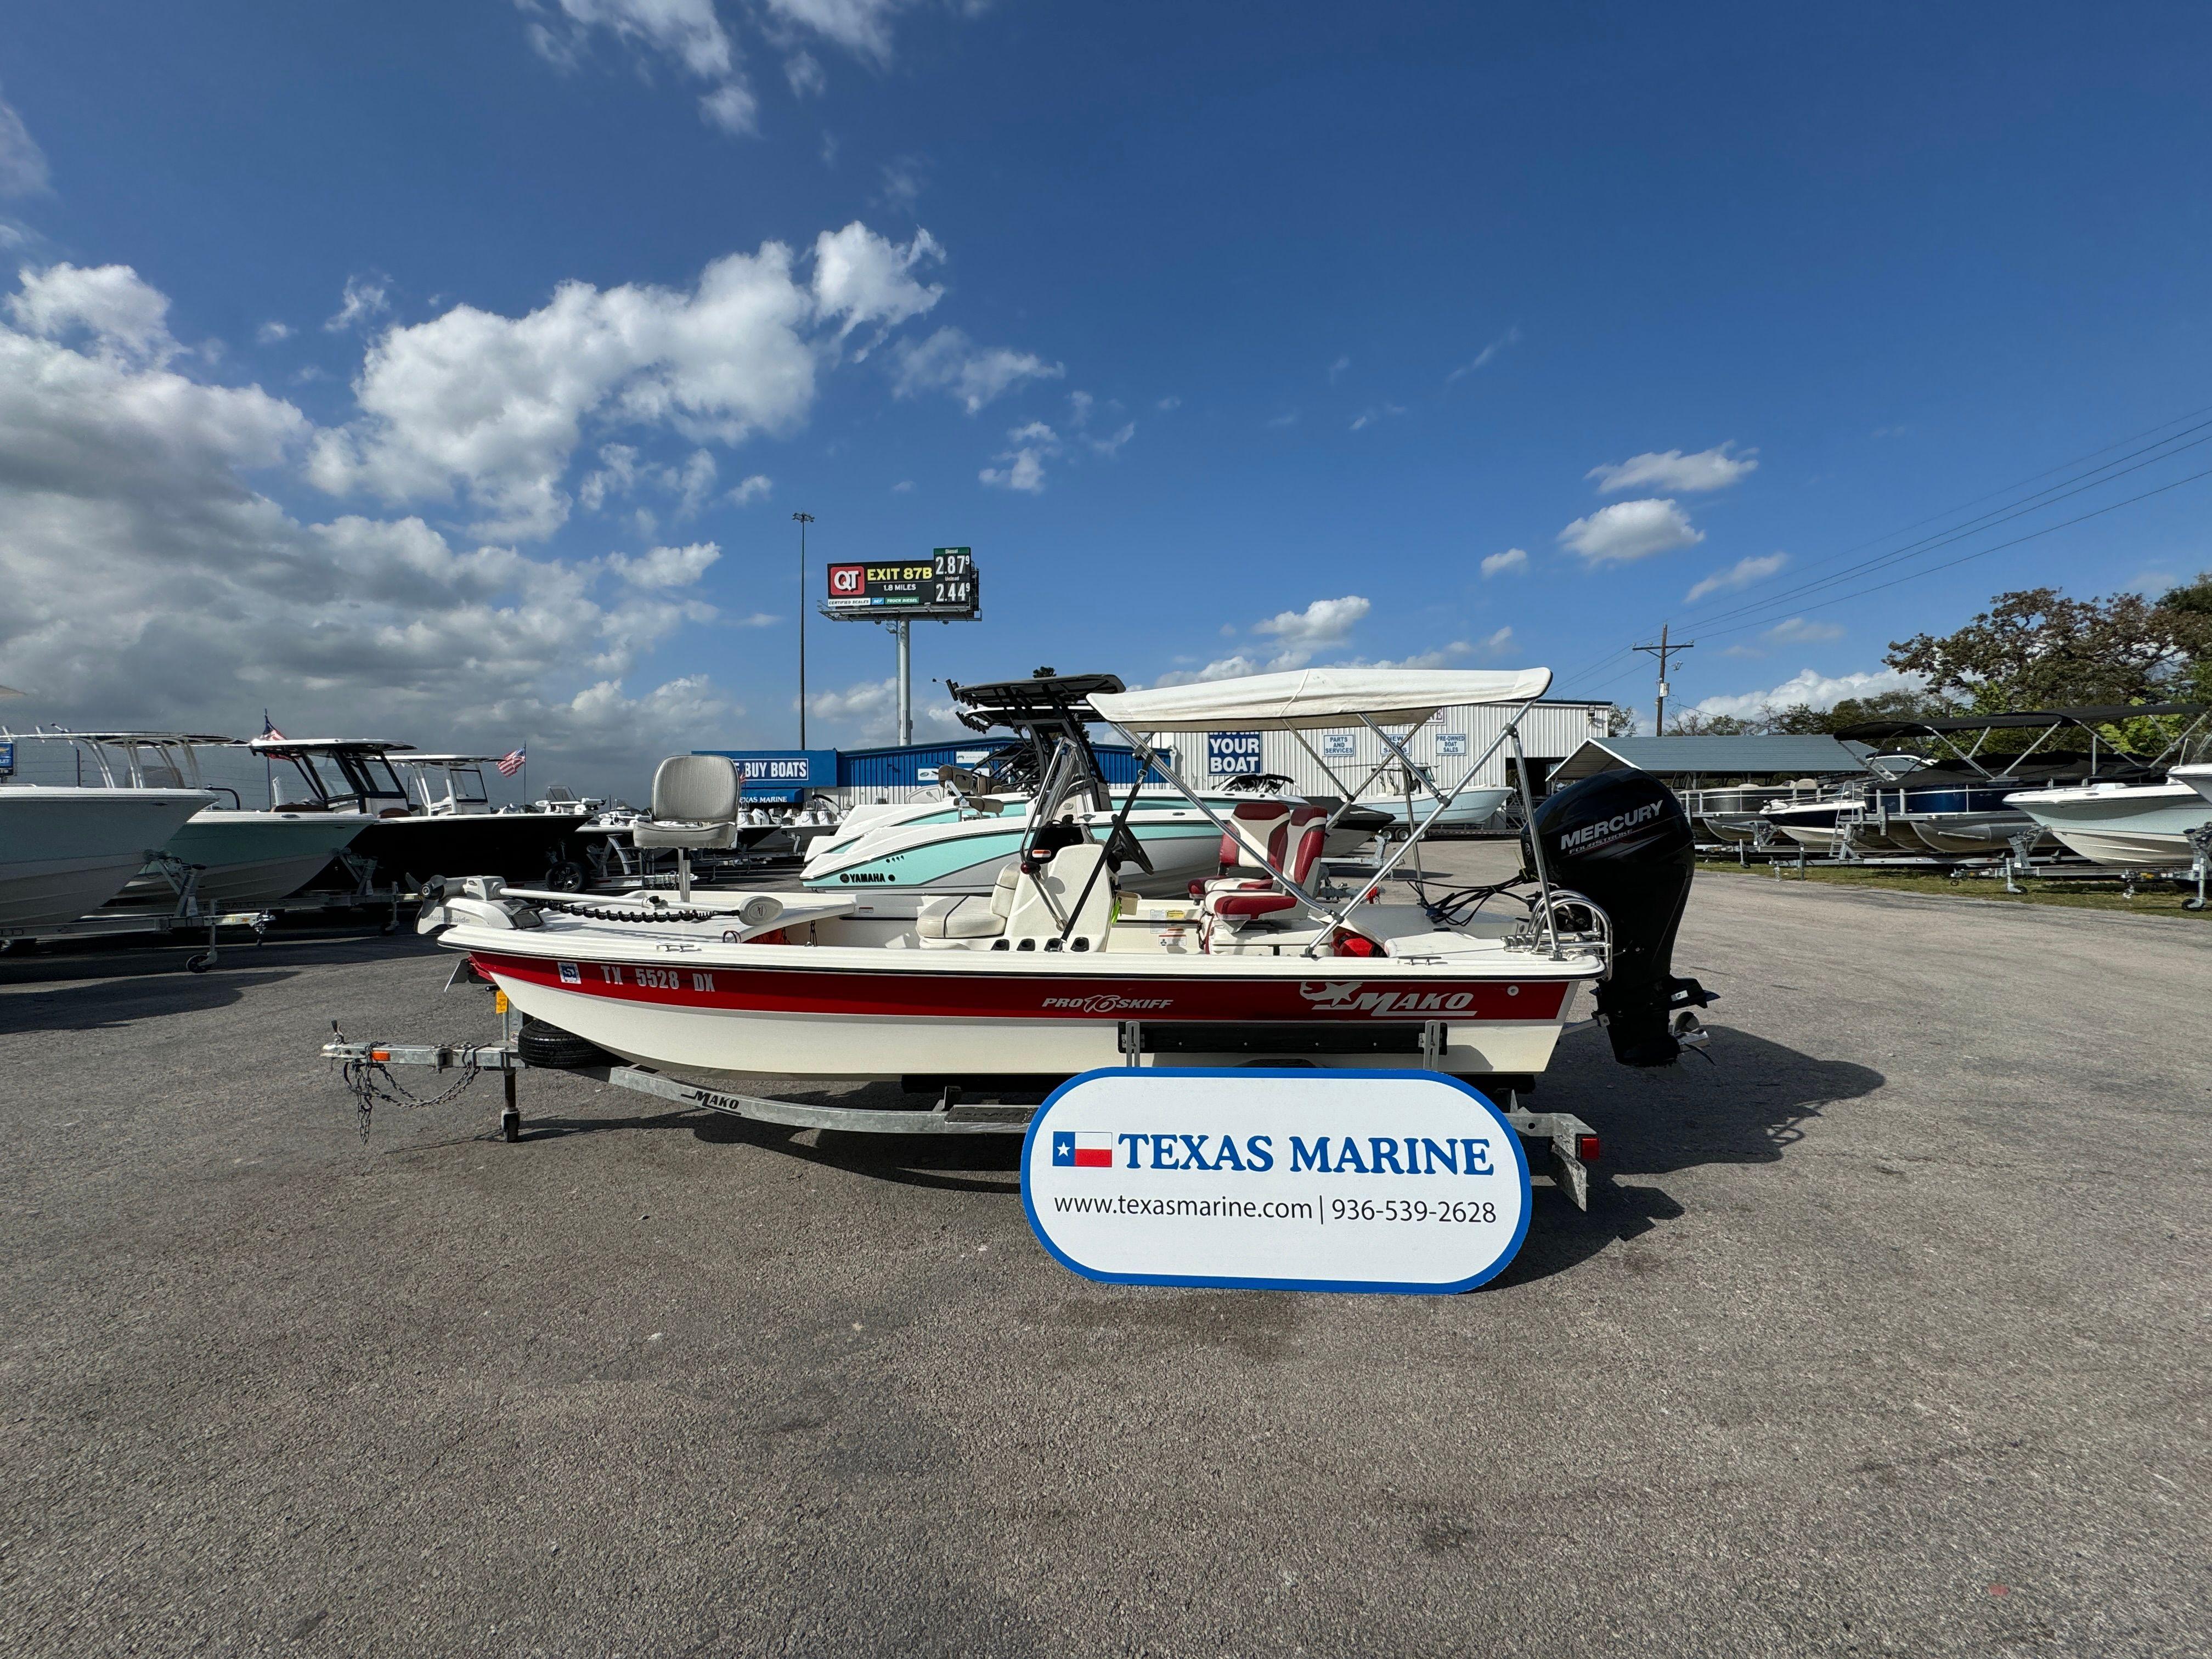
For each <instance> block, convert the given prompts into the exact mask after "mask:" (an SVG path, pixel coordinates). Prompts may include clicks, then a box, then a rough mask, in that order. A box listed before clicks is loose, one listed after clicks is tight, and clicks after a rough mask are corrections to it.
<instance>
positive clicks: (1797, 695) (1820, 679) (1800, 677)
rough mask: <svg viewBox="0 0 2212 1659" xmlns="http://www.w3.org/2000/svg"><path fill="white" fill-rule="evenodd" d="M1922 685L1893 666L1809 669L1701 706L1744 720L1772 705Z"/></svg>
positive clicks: (1702, 710) (1813, 704) (1814, 703)
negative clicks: (1825, 670) (1767, 686)
mask: <svg viewBox="0 0 2212 1659" xmlns="http://www.w3.org/2000/svg"><path fill="white" fill-rule="evenodd" d="M1920 684H1921V681H1920V678H1919V676H1918V675H1917V674H1900V673H1899V672H1898V671H1896V670H1894V669H1890V668H1881V669H1875V670H1874V671H1872V672H1869V673H1862V674H1837V675H1828V674H1816V673H1814V671H1813V670H1811V669H1809V668H1808V669H1805V670H1803V671H1801V672H1800V673H1798V674H1797V675H1796V677H1795V678H1790V679H1787V680H1784V682H1783V683H1782V684H1779V685H1778V686H1775V687H1774V688H1773V689H1772V690H1766V691H1744V692H1739V693H1736V694H1735V695H1733V696H1719V697H1707V698H1706V699H1705V701H1704V702H1700V703H1699V705H1698V712H1699V714H1731V715H1734V716H1735V717H1736V718H1738V719H1744V718H1747V717H1749V716H1753V715H1757V714H1763V713H1765V711H1766V710H1767V709H1770V708H1794V707H1796V705H1797V704H1799V703H1804V704H1806V705H1807V706H1808V707H1810V708H1834V707H1835V706H1836V705H1837V704H1838V703H1839V702H1843V701H1844V699H1845V698H1848V697H1871V696H1878V695H1879V694H1881V692H1884V691H1917V690H1919V689H1920Z"/></svg>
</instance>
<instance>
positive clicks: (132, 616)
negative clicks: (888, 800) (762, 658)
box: [0, 271, 741, 788]
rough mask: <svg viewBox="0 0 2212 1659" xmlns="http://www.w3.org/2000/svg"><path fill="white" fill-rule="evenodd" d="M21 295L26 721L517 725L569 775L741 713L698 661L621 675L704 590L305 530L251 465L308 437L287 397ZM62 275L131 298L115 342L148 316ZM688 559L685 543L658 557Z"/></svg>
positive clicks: (12, 655)
mask: <svg viewBox="0 0 2212 1659" xmlns="http://www.w3.org/2000/svg"><path fill="white" fill-rule="evenodd" d="M125 275H127V276H130V279H131V283H137V277H136V276H135V274H133V273H129V272H127V271H126V272H125ZM64 280H65V282H66V279H64ZM139 286H141V287H143V284H140V285H139ZM148 291H149V292H151V290H148ZM31 292H32V296H33V297H31V298H29V299H27V298H26V295H23V294H18V295H15V296H14V302H13V303H11V304H10V305H9V307H7V312H8V314H9V316H10V317H12V318H14V319H15V321H16V323H17V324H18V325H19V326H14V327H10V326H0V588H4V591H6V592H8V593H9V595H10V599H9V604H8V605H7V606H6V607H4V608H0V661H4V662H5V663H6V665H8V670H9V678H10V683H11V684H26V685H28V686H30V687H33V688H35V690H37V692H38V706H37V708H36V709H35V718H37V719H40V720H49V721H58V722H60V723H64V724H69V725H76V726H87V725H91V724H95V723H97V724H106V725H116V726H152V727H160V728H167V729H171V730H196V731H221V730H224V729H226V728H231V729H239V730H248V729H252V727H253V726H254V725H255V723H256V722H257V721H258V717H259V714H260V711H261V709H262V708H264V706H266V707H268V708H270V711H271V713H272V714H274V715H275V717H276V720H277V723H278V724H279V725H280V726H283V727H285V728H286V729H288V730H293V731H309V732H313V731H322V732H368V733H371V734H381V735H388V736H392V737H394V738H401V739H405V740H412V741H416V742H418V743H435V744H440V745H441V746H448V745H450V746H457V747H458V746H467V747H475V746H478V745H482V744H494V745H504V746H507V747H512V746H513V744H515V743H516V742H519V741H521V740H523V739H524V738H527V739H528V740H529V742H530V744H531V750H532V757H533V759H539V760H541V761H542V762H543V763H547V764H550V765H553V766H556V767H565V768H572V769H574V770H573V771H572V772H571V773H570V775H569V776H568V778H567V779H565V780H564V781H570V782H572V783H574V784H576V785H579V786H582V787H605V786H607V785H609V784H616V785H618V786H619V787H624V788H636V787H641V786H642V783H643V779H644V773H645V769H646V768H647V767H648V766H649V764H650V762H651V760H652V759H653V757H657V756H659V755H661V754H666V753H670V752H673V751H674V750H677V749H678V748H684V749H688V748H690V747H691V746H692V744H694V743H696V742H697V741H698V740H699V738H700V735H701V734H702V732H708V731H712V730H714V729H716V728H717V727H718V726H720V725H722V724H723V723H724V722H726V721H728V720H732V719H734V718H735V717H736V716H737V715H738V714H739V713H740V712H741V711H739V710H738V709H737V708H734V707H733V706H732V704H731V703H730V702H728V701H727V700H726V698H725V697H723V696H721V694H720V693H719V692H717V691H716V690H714V688H713V687H712V686H711V685H710V684H708V683H707V682H705V681H704V680H702V679H699V678H665V677H664V678H662V679H661V680H660V681H659V683H658V684H655V683H654V682H653V680H650V679H648V680H647V684H654V689H653V690H649V691H647V692H644V693H643V694H641V695H637V696H632V695H631V694H629V692H628V691H626V690H624V689H623V682H624V681H625V680H626V679H627V678H629V676H631V675H632V674H633V673H641V672H643V671H645V669H646V667H647V662H648V659H649V657H650V655H651V653H652V652H653V650H654V649H655V648H656V647H657V646H658V645H659V644H660V643H661V642H662V641H665V640H666V639H667V638H668V637H669V635H671V634H672V633H673V632H674V631H675V630H677V629H679V628H682V627H684V626H685V625H687V624H690V623H698V622H700V621H702V620H705V619H709V618H711V617H713V616H714V611H713V608H712V607H711V606H708V605H704V604H703V603H702V602H701V601H699V600H698V599H692V598H689V597H684V596H682V595H681V592H680V588H679V590H678V591H677V592H666V593H664V592H657V591H653V590H641V589H639V588H637V587H635V586H632V585H630V584H627V583H625V584H623V585H622V586H621V587H620V588H619V589H618V590H617V591H616V592H613V593H612V595H611V597H604V598H602V597H594V592H595V584H598V583H600V582H603V581H604V580H605V575H603V574H602V573H601V570H600V568H599V563H598V562H596V561H586V562H572V561H563V560H558V559H533V558H530V557H527V556H524V555H522V554H520V553H518V552H517V551H516V550H513V548H511V547H506V546H501V545H496V544H489V545H477V546H474V547H459V546H455V545H453V544H451V543H449V542H448V541H447V538H445V537H444V536H443V535H441V534H440V533H439V532H437V531H435V530H434V529H432V528H431V527H429V526H427V525H425V524H424V523H423V522H422V520H419V519H415V518H404V519H398V520H374V519H368V518H362V517H356V516H351V515H349V516H345V517H341V518H338V519H336V520H332V521H331V522H330V523H327V524H307V523H302V522H301V521H299V520H295V519H294V518H293V517H291V516H290V515H289V513H286V512H285V511H284V510H283V508H282V507H279V506H278V505H276V502H274V501H271V500H270V498H269V497H268V496H266V495H263V494H261V493H259V492H258V490H257V489H254V488H253V487H252V485H250V484H249V483H247V482H246V477H247V476H248V475H251V474H252V473H255V472H257V471H263V470H266V469H271V468H277V467H282V466H284V465H286V464H287V463H288V462H289V460H290V459H291V458H293V457H295V456H296V455H298V454H299V453H301V451H302V450H303V449H304V448H305V447H306V446H307V443H308V441H309V440H310V438H311V436H312V435H313V428H312V427H311V425H310V423H309V422H308V421H307V417H306V416H304V415H303V414H301V411H300V410H297V409H295V408H294V407H293V406H292V405H291V404H289V403H286V402H284V401H283V399H281V398H276V397H272V396H271V395H270V394H269V393H268V392H264V391H263V390H261V389H260V388H258V387H253V386H248V387H235V386H211V385H203V384H200V383H198V382H197V381H195V380H191V379H190V378H189V377H188V376H187V375H186V374H183V373H180V372H178V371H177V370H176V369H174V368H171V367H168V366H167V363H165V362H160V361H155V359H156V358H158V356H160V354H159V352H158V351H153V352H149V351H147V350H144V349H137V350H135V352H132V353H125V352H124V351H120V350H116V349H108V347H107V346H106V344H105V343H103V342H104V339H105V338H106V337H102V336H100V335H98V334H97V333H95V335H94V339H93V340H92V341H91V342H89V343H86V344H83V345H71V344H70V343H65V342H64V341H63V340H59V339H55V338H50V337H46V335H45V334H44V333H43V332H42V331H33V330H32V329H30V328H28V327H25V326H21V324H22V322H23V320H24V317H25V313H26V312H27V313H28V314H29V315H30V316H31V317H33V318H35V319H40V321H41V322H42V323H46V324H52V323H54V322H56V321H57V320H58V319H59V318H60V317H61V316H62V315H63V314H64V313H67V314H69V315H70V317H72V318H73V319H82V315H83V313H84V312H85V310H86V304H85V303H78V304H76V305H75V306H74V307H70V306H64V305H62V304H61V300H62V299H63V297H64V295H65V293H66V289H65V288H64V289H56V288H55V287H54V286H53V285H52V283H46V284H45V285H43V286H40V287H37V288H35V289H33V290H32V291H31ZM77 292H78V294H79V295H80V299H81V298H82V295H84V294H85V293H94V294H100V293H104V294H106V295H108V296H110V297H111V298H112V297H113V296H114V295H118V294H122V295H130V296H131V299H132V303H133V305H135V307H136V310H135V311H133V310H131V309H129V308H128V307H126V308H125V312H124V313H122V316H121V319H120V320H118V316H117V315H114V314H107V315H106V322H107V323H108V325H109V326H110V328H111V329H112V328H115V327H118V326H120V327H124V328H125V337H126V341H127V340H128V338H129V337H130V336H131V330H132V329H134V328H135V329H136V331H137V337H138V338H139V339H141V340H143V338H144V337H146V319H147V318H148V317H149V316H152V315H156V314H159V311H158V308H157V307H151V306H149V304H148V303H147V302H146V301H145V300H144V298H143V295H136V294H135V293H134V291H133V290H132V289H131V288H130V287H129V286H128V285H125V284H124V283H119V282H118V281H116V280H115V279H112V278H111V279H108V280H107V282H106V283H105V284H104V285H101V286H96V287H94V288H92V289H82V288H81V289H79V290H77ZM156 297H157V298H158V297H159V296H158V295H157V296H156ZM132 319H135V321H133V320H132ZM699 557H700V556H699V555H697V554H685V553H684V552H683V551H682V550H678V553H677V554H676V555H675V556H673V565H672V568H673V569H674V572H675V574H681V573H682V568H683V567H684V562H685V561H686V560H687V559H688V560H689V561H690V562H692V563H695V564H696V562H698V560H699ZM657 560H660V555H659V553H657V552H656V553H654V554H649V555H647V556H646V563H647V565H648V566H653V562H654V561H657ZM633 563H636V562H633ZM662 563H664V564H666V563H668V561H662ZM653 568H659V567H658V566H653ZM608 574H611V573H608ZM179 617H189V618H190V619H191V626H190V627H189V628H186V629H179V627H178V626H177V620H178V618H179ZM492 752H499V750H498V749H497V748H495V749H494V750H492ZM552 775H553V776H555V777H559V776H560V775H561V774H560V773H559V772H557V771H556V772H555V773H553V774H552Z"/></svg>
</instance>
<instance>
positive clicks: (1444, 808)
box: [1304, 697, 1559, 956]
mask: <svg viewBox="0 0 2212 1659" xmlns="http://www.w3.org/2000/svg"><path fill="white" fill-rule="evenodd" d="M1535 704H1536V699H1535V698H1534V697H1531V698H1529V699H1528V702H1524V703H1522V705H1521V706H1520V707H1519V708H1516V709H1515V710H1514V711H1513V714H1512V715H1511V717H1510V719H1508V720H1506V722H1505V729H1504V731H1502V732H1499V733H1498V735H1497V737H1495V738H1492V740H1491V744H1490V747H1489V748H1487V749H1486V750H1483V751H1482V753H1481V754H1480V755H1478V756H1476V757H1475V758H1474V763H1472V764H1471V765H1469V766H1468V769H1467V770H1466V771H1465V772H1463V773H1462V774H1461V775H1460V780H1459V781H1458V782H1457V783H1455V784H1454V785H1452V787H1451V790H1450V792H1449V793H1441V792H1437V791H1436V790H1435V788H1434V786H1431V793H1436V796H1437V804H1436V807H1435V809H1434V810H1433V811H1431V812H1430V814H1429V815H1428V817H1425V818H1423V819H1422V820H1421V821H1420V822H1419V823H1417V824H1414V825H1413V827H1412V833H1411V834H1409V835H1408V836H1407V837H1406V844H1405V845H1404V846H1402V847H1401V848H1399V849H1398V850H1397V851H1396V852H1395V853H1393V854H1391V855H1390V856H1389V858H1387V859H1385V860H1383V867H1382V868H1381V869H1379V870H1377V871H1376V872H1375V873H1374V875H1373V876H1372V877H1370V878H1368V879H1367V880H1366V881H1364V882H1363V883H1362V884H1361V890H1362V891H1363V892H1372V891H1373V890H1375V889H1376V888H1378V887H1380V886H1381V885H1382V884H1383V882H1384V881H1386V880H1387V879H1389V875H1390V872H1392V871H1393V870H1395V869H1396V868H1397V867H1398V866H1399V865H1400V864H1401V862H1403V861H1404V860H1405V858H1406V856H1407V854H1410V853H1411V852H1412V851H1413V848H1415V847H1416V846H1417V845H1419V842H1421V841H1422V840H1423V839H1424V838H1425V836H1427V835H1428V833H1429V829H1430V827H1431V825H1433V824H1434V823H1436V822H1437V819H1439V818H1441V817H1443V815H1444V814H1445V813H1446V812H1448V811H1450V810H1451V805H1452V803H1453V802H1454V801H1455V800H1457V799H1459V798H1460V796H1461V795H1462V793H1465V792H1466V789H1467V787H1468V785H1469V784H1470V783H1473V782H1474V775H1475V774H1476V773H1477V772H1480V770H1481V769H1483V767H1484V766H1485V765H1486V763H1488V762H1489V760H1490V757H1492V755H1494V754H1496V753H1497V752H1498V750H1500V749H1503V748H1504V746H1505V744H1507V742H1508V741H1509V740H1510V742H1511V743H1512V744H1513V746H1514V748H1515V750H1516V752H1517V751H1518V750H1519V748H1520V746H1521V721H1522V718H1523V717H1524V716H1525V715H1526V714H1528V711H1529V710H1530V709H1531V708H1534V707H1535ZM1373 729H1375V728H1372V727H1370V730H1373ZM1394 747H1395V745H1394ZM1521 772H1522V789H1523V792H1524V793H1525V792H1526V789H1527V783H1528V768H1527V767H1526V766H1525V765H1524V766H1523V767H1522V769H1521ZM1536 871H1537V876H1538V879H1539V882H1540V884H1542V876H1543V864H1542V861H1541V854H1540V855H1539V861H1538V863H1537V866H1536ZM1543 885H1544V888H1545V900H1546V902H1545V906H1544V909H1545V915H1546V921H1547V926H1548V924H1549V921H1550V913H1551V904H1550V896H1551V894H1550V887H1549V885H1548V884H1543ZM1358 902H1359V901H1358V900H1357V899H1354V900H1353V901H1352V903H1350V904H1347V905H1346V906H1345V907H1344V908H1342V909H1341V910H1333V911H1329V912H1328V913H1327V915H1328V923H1329V929H1330V931H1334V929H1336V928H1339V927H1343V926H1344V924H1345V920H1346V917H1348V916H1350V915H1351V914H1352V909H1353V908H1354V907H1355V906H1356V905H1357V904H1358ZM1327 938H1328V933H1323V934H1322V939H1327ZM1320 944H1321V939H1316V940H1315V941H1314V943H1313V944H1312V945H1308V946H1306V948H1305V951H1304V954H1305V955H1307V956H1311V955H1313V954H1314V951H1315V950H1316V947H1317V946H1318V945H1320ZM1552 950H1553V954H1554V955H1557V954H1558V952H1559V939H1558V938H1557V936H1556V935H1555V936H1554V937H1553V940H1552Z"/></svg>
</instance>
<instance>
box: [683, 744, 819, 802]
mask: <svg viewBox="0 0 2212 1659" xmlns="http://www.w3.org/2000/svg"><path fill="white" fill-rule="evenodd" d="M692 752H693V753H695V754H700V755H721V756H725V757H727V758H728V759H729V760H730V761H732V763H735V765H736V766H737V769H738V775H739V776H740V777H742V778H744V781H745V791H746V793H749V794H759V795H766V794H772V793H776V792H778V791H781V790H789V789H829V788H833V787H836V782H837V751H836V750H834V749H751V750H743V749H699V750H693V751H692Z"/></svg>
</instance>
